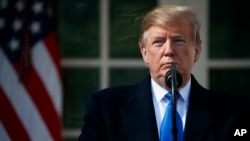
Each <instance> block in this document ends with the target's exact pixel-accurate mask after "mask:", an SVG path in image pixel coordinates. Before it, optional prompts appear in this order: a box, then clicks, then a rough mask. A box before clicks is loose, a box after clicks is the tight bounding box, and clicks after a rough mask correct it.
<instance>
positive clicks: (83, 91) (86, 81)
mask: <svg viewBox="0 0 250 141" xmlns="http://www.w3.org/2000/svg"><path fill="white" fill-rule="evenodd" d="M63 74H64V75H63V86H64V113H63V114H64V116H63V124H64V127H65V128H80V127H81V126H82V117H83V114H84V111H83V110H84V107H85V103H86V100H87V97H88V95H89V94H90V93H92V92H94V91H96V90H98V88H99V70H98V69H73V68H72V69H63Z"/></svg>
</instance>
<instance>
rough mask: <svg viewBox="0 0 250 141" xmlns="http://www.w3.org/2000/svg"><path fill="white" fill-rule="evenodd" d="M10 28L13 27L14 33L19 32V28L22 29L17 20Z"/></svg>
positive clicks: (20, 22)
mask: <svg viewBox="0 0 250 141" xmlns="http://www.w3.org/2000/svg"><path fill="white" fill-rule="evenodd" d="M12 26H13V29H14V31H15V32H17V31H19V30H21V28H22V21H21V20H18V19H17V20H15V21H14V22H13V25H12Z"/></svg>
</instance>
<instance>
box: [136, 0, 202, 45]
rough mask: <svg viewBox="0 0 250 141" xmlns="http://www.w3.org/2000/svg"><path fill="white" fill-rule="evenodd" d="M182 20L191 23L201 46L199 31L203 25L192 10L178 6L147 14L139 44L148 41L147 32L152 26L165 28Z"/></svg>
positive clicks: (157, 8) (155, 10)
mask: <svg viewBox="0 0 250 141" xmlns="http://www.w3.org/2000/svg"><path fill="white" fill-rule="evenodd" d="M181 19H184V20H187V21H189V23H190V26H191V28H192V29H193V34H194V39H195V41H196V43H197V44H200V43H201V39H200V33H199V31H200V26H201V23H200V21H199V20H198V18H197V15H196V14H195V12H194V11H193V10H192V9H191V8H189V7H187V6H177V5H164V6H159V7H156V8H155V9H153V10H152V11H150V12H149V13H147V14H146V16H145V17H144V19H143V21H142V26H141V33H140V39H139V44H143V42H144V41H145V40H146V38H147V34H146V32H147V30H148V29H149V28H150V27H151V26H164V25H166V24H167V23H170V22H175V21H178V20H181Z"/></svg>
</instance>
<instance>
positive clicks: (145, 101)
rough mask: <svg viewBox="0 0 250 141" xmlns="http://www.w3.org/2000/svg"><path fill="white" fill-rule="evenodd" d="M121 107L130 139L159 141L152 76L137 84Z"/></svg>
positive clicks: (135, 140)
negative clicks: (151, 82)
mask: <svg viewBox="0 0 250 141" xmlns="http://www.w3.org/2000/svg"><path fill="white" fill-rule="evenodd" d="M126 99H127V100H126V102H125V103H124V105H123V107H122V108H121V115H122V120H123V123H124V127H125V130H126V132H127V134H128V140H130V141H158V140H159V137H158V130H157V124H156V119H155V114H154V107H153V101H152V93H151V85H150V77H148V78H147V79H146V80H145V81H143V82H142V83H140V84H139V85H137V86H136V87H135V89H134V91H133V92H131V93H130V94H129V96H128V97H127V98H126Z"/></svg>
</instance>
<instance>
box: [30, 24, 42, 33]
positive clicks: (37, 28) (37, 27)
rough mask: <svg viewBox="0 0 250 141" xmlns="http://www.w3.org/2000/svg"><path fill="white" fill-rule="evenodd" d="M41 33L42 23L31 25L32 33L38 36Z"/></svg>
mask: <svg viewBox="0 0 250 141" xmlns="http://www.w3.org/2000/svg"><path fill="white" fill-rule="evenodd" d="M40 31H41V23H40V22H37V21H34V22H32V24H31V32H32V33H33V34H37V33H39V32H40Z"/></svg>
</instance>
